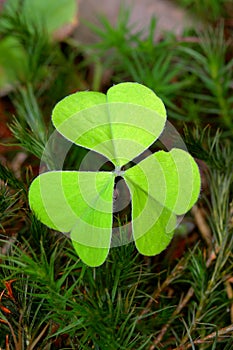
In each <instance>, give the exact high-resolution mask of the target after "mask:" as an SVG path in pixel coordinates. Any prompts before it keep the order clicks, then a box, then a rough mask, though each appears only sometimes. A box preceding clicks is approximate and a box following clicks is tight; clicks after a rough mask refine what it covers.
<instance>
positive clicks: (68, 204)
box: [29, 171, 114, 266]
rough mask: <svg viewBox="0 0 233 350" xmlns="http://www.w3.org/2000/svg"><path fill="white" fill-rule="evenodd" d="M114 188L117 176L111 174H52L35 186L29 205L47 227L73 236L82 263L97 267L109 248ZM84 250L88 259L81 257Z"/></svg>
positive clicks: (41, 178) (46, 174) (47, 174)
mask: <svg viewBox="0 0 233 350" xmlns="http://www.w3.org/2000/svg"><path fill="white" fill-rule="evenodd" d="M113 186H114V176H113V174H112V173H108V172H98V173H96V172H77V171H51V172H48V173H44V174H41V175H40V176H38V177H37V178H36V179H35V180H34V181H33V182H32V184H31V186H30V190H29V204H30V207H31V208H32V210H33V211H34V212H35V213H37V215H38V219H39V220H41V221H42V222H43V223H44V224H46V225H47V226H49V227H51V228H53V229H55V230H58V231H61V232H71V238H72V240H73V242H74V247H75V249H76V251H77V252H78V254H79V255H80V257H82V260H83V261H84V262H86V263H87V264H88V265H91V266H93V265H95V266H96V265H99V264H102V263H103V261H104V260H105V258H106V256H107V254H108V250H109V247H110V242H111V228H112V198H113V195H112V192H113ZM83 246H85V248H86V251H88V252H89V254H88V255H87V254H85V252H84V253H82V252H83ZM93 248H95V249H96V251H98V254H97V253H96V252H95V249H93ZM97 257H98V259H97Z"/></svg>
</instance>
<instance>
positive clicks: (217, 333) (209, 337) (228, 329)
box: [173, 324, 233, 350]
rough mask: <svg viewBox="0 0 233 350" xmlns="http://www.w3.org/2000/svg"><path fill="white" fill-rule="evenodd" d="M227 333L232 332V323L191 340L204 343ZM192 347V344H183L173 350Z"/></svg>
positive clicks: (184, 349)
mask: <svg viewBox="0 0 233 350" xmlns="http://www.w3.org/2000/svg"><path fill="white" fill-rule="evenodd" d="M228 333H233V324H231V325H230V326H227V327H224V328H221V329H220V330H217V331H215V332H213V333H210V334H209V335H207V336H206V337H204V338H203V339H196V340H194V341H193V344H204V343H208V342H209V341H211V340H212V339H214V338H216V337H217V338H220V337H221V336H223V335H226V334H228ZM191 347H192V344H190V343H189V344H186V345H185V344H183V345H180V346H178V347H177V348H175V349H173V350H186V349H189V348H191Z"/></svg>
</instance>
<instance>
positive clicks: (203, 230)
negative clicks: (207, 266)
mask: <svg viewBox="0 0 233 350" xmlns="http://www.w3.org/2000/svg"><path fill="white" fill-rule="evenodd" d="M191 213H192V215H193V217H194V220H195V222H196V225H197V227H198V229H199V231H200V234H201V236H202V238H203V240H204V241H205V243H206V245H207V249H208V257H209V256H210V254H211V252H212V250H213V246H212V233H211V230H210V228H209V226H208V225H207V222H206V220H205V218H204V216H203V213H202V210H201V209H200V208H198V206H197V205H194V206H193V207H192V209H191Z"/></svg>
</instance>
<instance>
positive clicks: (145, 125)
mask: <svg viewBox="0 0 233 350" xmlns="http://www.w3.org/2000/svg"><path fill="white" fill-rule="evenodd" d="M127 90H128V93H126V91H127ZM52 120H53V123H54V125H55V127H56V128H57V130H58V131H59V132H60V133H61V134H62V135H64V136H65V137H66V138H68V139H69V140H71V141H72V142H75V143H76V144H78V145H80V146H84V147H86V148H89V149H91V150H94V151H96V152H99V153H101V154H102V155H104V156H105V157H107V158H108V159H109V160H111V161H112V163H113V164H115V166H117V167H120V166H122V165H124V164H125V163H127V162H129V161H130V160H132V159H133V158H135V157H136V156H138V155H139V154H140V153H142V152H143V151H144V150H145V149H146V148H148V147H149V146H150V145H151V144H152V143H153V142H154V141H155V140H156V139H157V138H158V137H159V135H160V134H161V132H162V130H163V128H164V125H165V122H166V111H165V108H164V105H163V103H162V101H161V100H160V99H159V98H158V97H157V96H156V95H155V94H154V93H153V92H152V91H151V90H150V89H148V88H146V87H145V86H143V85H140V84H136V83H122V84H118V85H116V86H114V87H112V88H110V89H109V90H108V92H107V96H105V95H103V94H101V93H97V92H81V93H76V94H73V95H71V96H68V97H67V98H65V99H63V100H62V101H60V102H59V103H58V104H57V105H56V107H55V108H54V111H53V115H52Z"/></svg>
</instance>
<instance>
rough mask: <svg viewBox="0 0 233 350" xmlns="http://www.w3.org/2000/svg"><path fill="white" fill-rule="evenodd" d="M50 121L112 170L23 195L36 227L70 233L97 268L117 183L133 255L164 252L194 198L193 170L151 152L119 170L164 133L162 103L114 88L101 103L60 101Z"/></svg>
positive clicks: (141, 91) (48, 176)
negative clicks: (126, 208) (125, 196)
mask: <svg viewBox="0 0 233 350" xmlns="http://www.w3.org/2000/svg"><path fill="white" fill-rule="evenodd" d="M52 121H53V124H54V126H55V128H56V129H57V131H58V132H59V133H60V134H62V135H63V136H64V137H65V138H66V139H68V140H69V141H71V142H73V143H75V144H77V145H79V146H83V147H85V148H87V149H90V150H91V151H95V152H97V153H99V154H101V155H102V156H104V157H105V158H107V160H108V161H110V162H111V163H112V164H113V166H114V170H113V171H102V170H99V171H80V170H77V171H65V170H55V171H48V172H46V173H43V174H40V175H39V176H38V177H37V178H36V179H34V181H33V182H32V184H31V186H30V190H29V203H30V207H31V209H32V210H33V211H34V212H35V214H36V215H37V216H38V218H39V220H41V221H42V222H43V223H44V224H46V225H47V226H49V227H50V228H52V229H55V230H58V231H61V232H67V233H70V237H71V239H72V243H73V245H74V248H75V250H76V252H77V254H78V255H79V257H80V258H81V259H82V260H83V261H84V262H85V263H86V264H87V265H89V266H99V265H101V264H102V263H103V262H104V261H105V260H106V257H107V255H108V252H109V249H110V246H111V239H112V222H113V201H114V198H113V197H114V184H115V179H116V177H119V176H121V178H123V179H124V181H125V184H126V185H127V187H128V189H129V193H130V197H131V207H132V213H131V221H132V222H131V224H132V235H133V239H134V241H135V245H136V247H137V249H138V251H139V252H140V253H141V254H144V255H148V256H152V255H155V254H158V253H160V252H161V251H162V250H164V249H165V248H166V247H167V245H168V244H169V242H170V241H171V238H172V236H173V232H174V229H175V227H176V225H177V219H176V216H177V215H183V214H185V213H186V212H187V211H188V210H189V209H190V208H191V207H192V206H193V204H194V203H195V202H196V200H197V198H198V195H199V192H200V174H199V170H198V167H197V165H196V163H195V161H194V160H193V158H192V157H191V156H190V155H189V154H188V153H187V152H186V151H184V150H182V149H178V148H173V149H171V150H170V151H169V152H165V151H158V152H156V153H154V154H150V155H149V156H147V157H143V159H142V160H141V161H139V162H138V163H137V164H135V165H133V166H131V167H129V168H128V167H127V166H126V167H125V165H126V164H128V163H129V162H131V161H132V160H133V159H135V158H136V157H138V156H139V155H141V154H142V153H143V152H144V151H145V150H146V149H148V148H149V146H151V145H152V144H153V143H154V142H155V140H156V139H158V138H159V136H160V135H161V133H162V132H163V130H164V127H165V123H166V110H165V107H164V104H163V102H162V101H161V100H160V99H159V98H158V97H157V96H156V95H155V94H154V92H153V91H152V90H150V89H148V88H147V87H145V86H143V85H140V84H137V83H121V84H118V85H115V86H113V87H111V88H110V89H109V90H108V92H107V94H106V95H105V94H102V93H99V92H91V91H86V92H78V93H75V94H72V95H70V96H68V97H66V98H64V99H63V100H62V101H60V102H59V103H58V104H57V105H56V106H55V108H54V110H53V114H52ZM125 169H126V170H125Z"/></svg>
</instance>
